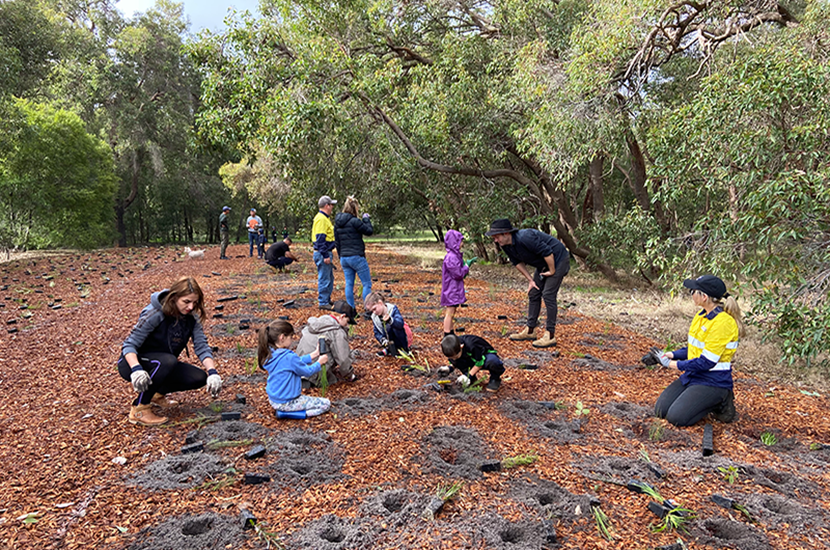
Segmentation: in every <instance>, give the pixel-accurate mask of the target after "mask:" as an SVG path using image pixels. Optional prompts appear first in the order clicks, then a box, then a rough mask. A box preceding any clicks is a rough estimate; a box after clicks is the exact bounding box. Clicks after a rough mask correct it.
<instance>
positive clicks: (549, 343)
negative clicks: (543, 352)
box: [533, 330, 556, 348]
mask: <svg viewBox="0 0 830 550" xmlns="http://www.w3.org/2000/svg"><path fill="white" fill-rule="evenodd" d="M555 345H556V338H554V337H553V334H551V333H550V331H547V330H546V331H545V333H544V334H542V337H541V338H539V339H538V340H534V341H533V347H534V348H550V347H553V346H555Z"/></svg>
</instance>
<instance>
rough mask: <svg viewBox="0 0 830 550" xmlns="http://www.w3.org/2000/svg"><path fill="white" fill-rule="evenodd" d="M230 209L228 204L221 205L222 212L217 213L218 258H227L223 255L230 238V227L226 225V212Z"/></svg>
mask: <svg viewBox="0 0 830 550" xmlns="http://www.w3.org/2000/svg"><path fill="white" fill-rule="evenodd" d="M230 211H231V207H230V206H223V207H222V213H221V214H220V215H219V243H220V245H219V259H220V260H228V259H230V258H228V257H227V256H225V251H226V250H227V249H228V241H229V240H230V227H229V226H228V212H230Z"/></svg>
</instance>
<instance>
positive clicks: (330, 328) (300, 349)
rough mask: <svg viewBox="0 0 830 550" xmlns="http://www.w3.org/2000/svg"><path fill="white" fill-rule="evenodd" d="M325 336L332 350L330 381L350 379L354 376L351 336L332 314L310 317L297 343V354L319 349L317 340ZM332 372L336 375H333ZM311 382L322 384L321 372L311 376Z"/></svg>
mask: <svg viewBox="0 0 830 550" xmlns="http://www.w3.org/2000/svg"><path fill="white" fill-rule="evenodd" d="M319 338H325V339H326V343H327V344H328V346H329V349H330V350H331V353H330V354H329V362H328V363H327V364H326V365H325V366H326V368H327V369H328V373H329V374H328V381H329V383H330V384H332V383H335V382H336V381H337V379H339V380H343V379H346V380H347V379H349V378H351V376H352V373H353V370H352V355H351V350H350V349H349V338H348V334H347V332H346V329H344V328H343V327H341V326H340V323H338V322H337V319H335V318H334V317H332V316H331V315H322V316H320V317H309V318H308V324H307V325H306V326H305V328H303V333H302V336H301V337H300V342H299V343H298V344H297V355H299V356H303V355H306V354H309V353H311V352H312V351H314V350H315V349H317V340H318V339H319ZM332 374H334V375H336V376H332ZM308 380H309V382H311V384H312V385H314V386H319V385H320V374H319V373H318V374H315V375H314V376H312V377H310V378H309V379H308Z"/></svg>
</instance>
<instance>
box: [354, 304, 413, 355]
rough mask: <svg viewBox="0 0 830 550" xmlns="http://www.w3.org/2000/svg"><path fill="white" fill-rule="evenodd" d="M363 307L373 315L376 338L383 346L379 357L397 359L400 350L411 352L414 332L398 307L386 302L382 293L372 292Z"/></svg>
mask: <svg viewBox="0 0 830 550" xmlns="http://www.w3.org/2000/svg"><path fill="white" fill-rule="evenodd" d="M363 305H364V306H366V309H367V310H368V311H370V312H371V313H372V328H373V329H374V333H375V338H376V339H377V341H378V342H379V343H380V345H381V346H383V349H382V350H381V351H379V352H378V355H380V356H391V357H395V356H397V355H398V350H403V351H409V347H410V346H411V345H412V330H411V329H410V328H409V325H407V324H406V322H404V320H403V315H401V312H400V310H399V309H398V306H396V305H395V304H387V303H386V302H384V301H383V296H382V295H381V293H380V292H370V293H369V294H368V295H367V296H366V300H364V301H363Z"/></svg>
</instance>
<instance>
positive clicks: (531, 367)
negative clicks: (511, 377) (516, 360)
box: [517, 363, 539, 370]
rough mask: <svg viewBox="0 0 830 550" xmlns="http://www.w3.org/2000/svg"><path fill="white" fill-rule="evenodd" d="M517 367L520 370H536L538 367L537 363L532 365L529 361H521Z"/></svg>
mask: <svg viewBox="0 0 830 550" xmlns="http://www.w3.org/2000/svg"><path fill="white" fill-rule="evenodd" d="M517 368H519V369H521V370H536V369H538V368H539V365H532V364H530V363H523V364H521V365H519V366H518V367H517Z"/></svg>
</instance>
